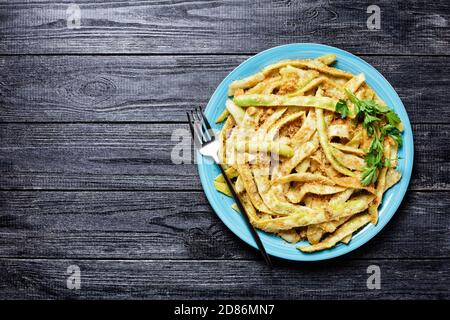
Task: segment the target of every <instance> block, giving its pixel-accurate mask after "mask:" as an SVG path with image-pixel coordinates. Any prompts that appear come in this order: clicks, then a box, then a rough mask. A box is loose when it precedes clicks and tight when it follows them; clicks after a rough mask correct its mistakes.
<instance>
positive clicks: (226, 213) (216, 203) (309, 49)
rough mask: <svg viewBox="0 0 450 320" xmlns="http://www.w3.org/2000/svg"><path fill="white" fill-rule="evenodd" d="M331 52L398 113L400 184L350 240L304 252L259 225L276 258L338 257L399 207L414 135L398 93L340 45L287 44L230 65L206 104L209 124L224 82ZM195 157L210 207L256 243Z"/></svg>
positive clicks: (208, 165)
mask: <svg viewBox="0 0 450 320" xmlns="http://www.w3.org/2000/svg"><path fill="white" fill-rule="evenodd" d="M330 53H334V54H336V55H337V62H336V64H335V65H334V66H335V67H336V68H338V69H342V70H345V71H349V72H351V73H353V74H358V73H361V72H363V73H364V74H365V76H366V81H367V83H368V84H369V86H371V87H372V88H373V89H374V90H375V92H376V93H377V94H378V95H379V96H380V97H381V99H383V100H384V101H385V102H386V103H387V105H388V106H390V107H391V108H393V109H394V110H395V111H396V112H397V114H398V115H399V116H400V118H401V120H402V122H403V124H404V129H405V131H404V134H403V141H404V142H403V146H402V147H401V148H400V150H399V157H400V158H401V159H400V160H399V165H398V170H399V171H400V172H401V173H402V178H401V180H400V182H399V183H397V184H396V185H395V186H394V187H392V188H391V189H390V190H388V191H387V192H386V193H385V194H384V197H383V202H382V205H381V207H380V210H379V220H378V224H377V225H373V224H369V225H367V226H366V227H364V228H363V229H361V230H360V231H359V232H358V233H357V234H355V235H353V238H352V240H351V241H350V243H349V244H348V245H345V244H342V243H340V244H338V245H336V246H335V247H333V248H331V249H329V250H324V251H319V252H314V253H302V252H301V251H299V250H298V249H296V245H293V244H290V243H287V242H285V241H284V240H283V239H281V238H279V237H277V236H275V235H272V234H269V233H266V232H263V231H259V230H258V233H259V235H260V237H261V240H262V242H263V243H264V247H265V248H266V250H267V252H268V253H269V254H270V255H273V256H276V257H279V258H284V259H289V260H296V261H317V260H325V259H330V258H334V257H338V256H341V255H343V254H346V253H348V252H350V251H352V250H355V249H356V248H358V247H359V246H361V245H363V244H364V243H366V242H367V241H369V240H370V239H372V238H373V237H374V236H375V235H376V234H377V233H378V232H380V230H381V229H382V228H383V227H384V226H385V225H386V224H387V223H388V221H389V220H390V219H391V218H392V216H393V215H394V213H395V212H396V210H397V208H398V207H399V206H400V203H401V201H402V199H403V197H404V195H405V193H406V189H407V188H408V184H409V180H410V177H411V171H412V167H413V158H414V156H413V154H414V146H413V136H412V130H411V124H410V123H409V119H408V115H407V113H406V110H405V107H404V106H403V104H402V102H401V101H400V98H399V96H398V95H397V93H396V92H395V90H394V88H392V86H391V85H390V84H389V82H388V81H387V80H386V79H385V78H384V77H383V76H382V75H381V74H380V73H379V72H378V71H377V70H376V69H375V68H374V67H372V66H371V65H369V64H368V63H367V62H365V61H364V60H362V59H360V58H358V57H356V56H354V55H353V54H351V53H348V52H346V51H344V50H341V49H337V48H334V47H330V46H325V45H320V44H310V43H301V44H300V43H299V44H288V45H283V46H279V47H275V48H272V49H268V50H266V51H263V52H261V53H259V54H257V55H255V56H253V57H251V58H249V59H247V60H246V61H244V62H243V63H242V64H241V65H239V66H238V67H237V68H236V69H234V70H233V71H232V72H231V73H230V74H229V75H228V76H227V77H226V78H225V79H224V80H223V81H222V83H221V84H220V85H219V87H218V88H217V89H216V91H215V92H214V94H213V96H212V97H211V99H210V100H209V103H208V106H207V107H206V111H205V114H206V116H207V118H208V119H209V120H210V122H211V123H214V122H215V121H214V120H215V119H216V118H217V117H218V116H219V114H220V113H221V112H222V111H223V110H224V108H225V101H226V99H227V91H228V86H229V84H230V83H231V82H232V81H233V80H237V79H242V78H244V77H246V76H249V75H252V74H254V73H256V72H257V71H259V70H261V69H262V68H264V67H265V66H267V65H269V64H272V63H275V62H277V61H279V60H283V59H302V58H316V57H318V56H321V55H325V54H330ZM220 127H221V126H220V125H216V127H215V129H220ZM197 157H198V170H199V174H200V180H201V182H202V185H203V189H204V190H205V193H206V196H207V198H208V200H209V202H210V203H211V206H212V207H213V208H214V211H215V212H216V213H217V215H218V216H219V218H220V219H222V221H223V222H224V223H225V225H226V226H227V227H228V228H229V229H230V230H231V231H233V232H234V233H235V234H236V235H237V236H238V237H239V238H241V239H242V240H244V241H245V242H247V243H248V244H249V245H251V246H253V247H254V248H256V243H255V241H254V240H253V238H252V236H251V234H250V231H249V230H248V228H247V226H246V224H245V221H244V218H243V217H242V216H241V215H240V214H238V213H236V212H235V211H234V210H233V209H232V208H230V205H231V204H232V203H233V202H234V201H233V199H231V198H229V197H227V196H225V195H223V194H221V193H219V192H217V191H216V189H215V188H214V185H213V180H214V178H215V177H216V176H217V175H218V174H219V169H218V168H217V166H216V165H214V164H213V163H212V162H211V161H210V160H206V159H204V158H202V157H201V156H200V155H199V154H197ZM396 236H398V237H402V236H403V235H402V234H398V235H396ZM299 244H300V245H305V244H307V242H306V241H304V243H301V242H300V243H299ZM297 245H298V244H297Z"/></svg>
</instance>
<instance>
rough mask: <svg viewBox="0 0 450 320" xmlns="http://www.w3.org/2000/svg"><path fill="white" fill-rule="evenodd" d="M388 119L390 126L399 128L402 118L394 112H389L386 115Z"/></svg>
mask: <svg viewBox="0 0 450 320" xmlns="http://www.w3.org/2000/svg"><path fill="white" fill-rule="evenodd" d="M386 119H387V120H388V121H389V124H391V125H393V126H397V125H398V124H399V123H400V118H399V117H398V115H397V114H396V113H395V112H394V111H393V110H389V111H388V112H387V113H386Z"/></svg>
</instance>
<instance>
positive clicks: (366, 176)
mask: <svg viewBox="0 0 450 320" xmlns="http://www.w3.org/2000/svg"><path fill="white" fill-rule="evenodd" d="M377 173H378V170H377V168H376V167H366V168H364V171H363V172H362V174H361V184H362V185H363V186H368V185H369V184H371V183H375V182H376V181H377V177H378V175H377Z"/></svg>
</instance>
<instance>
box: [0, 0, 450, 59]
mask: <svg viewBox="0 0 450 320" xmlns="http://www.w3.org/2000/svg"><path fill="white" fill-rule="evenodd" d="M72 2H73V1H69V0H67V1H66V0H64V1H58V2H56V3H55V1H39V2H33V3H31V4H27V3H23V2H22V1H7V2H4V3H2V4H1V6H0V8H1V11H2V12H3V14H2V19H1V20H0V38H2V41H1V42H0V53H16V54H17V53H20V54H23V53H137V52H140V53H187V52H189V53H207V54H210V53H223V52H228V53H255V52H259V51H261V50H263V49H266V48H270V47H273V46H276V45H280V44H285V43H294V42H317V43H325V44H330V45H335V46H338V47H342V48H343V49H346V50H349V51H352V52H354V53H357V54H362V53H376V54H386V53H387V54H393V53H394V54H448V47H449V42H450V33H449V32H448V31H449V26H448V18H449V13H450V8H449V3H448V1H446V0H436V1H432V2H430V1H425V0H420V1H411V0H410V1H389V0H382V1H377V5H378V6H379V7H380V9H381V30H379V31H370V30H368V28H367V19H368V17H369V16H370V14H368V13H366V10H367V7H368V6H369V5H371V4H373V1H368V0H367V1H359V2H357V3H356V2H354V1H352V0H345V1H342V0H339V1H338V0H316V1H308V2H306V1H291V0H265V1H242V0H233V1H148V0H141V1H133V2H128V1H108V2H104V1H100V0H97V1H90V0H89V1H87V0H83V1H77V4H79V5H80V8H81V27H80V29H69V28H67V18H68V17H69V14H68V13H66V10H67V8H68V5H69V4H70V3H72Z"/></svg>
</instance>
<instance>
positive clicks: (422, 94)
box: [0, 55, 450, 123]
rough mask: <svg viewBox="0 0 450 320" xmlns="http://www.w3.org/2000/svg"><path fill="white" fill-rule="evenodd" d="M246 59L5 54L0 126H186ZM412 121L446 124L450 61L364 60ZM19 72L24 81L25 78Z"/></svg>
mask: <svg viewBox="0 0 450 320" xmlns="http://www.w3.org/2000/svg"><path fill="white" fill-rule="evenodd" d="M246 58H248V56H234V55H233V56H126V57H123V56H3V57H0V69H1V70H2V73H1V74H0V121H3V122H23V121H27V122H49V121H53V122H74V121H84V122H92V121H152V122H157V121H165V122H167V121H170V122H177V121H178V122H179V121H183V122H184V121H186V110H188V109H191V108H192V107H193V106H199V105H200V106H206V104H207V102H208V100H209V98H210V97H211V95H212V94H213V92H214V90H215V88H216V87H217V86H218V85H219V83H220V82H221V81H222V79H223V78H225V76H226V75H227V74H228V73H229V72H230V71H231V70H232V69H233V68H235V67H236V66H237V65H239V64H240V63H241V62H242V61H244V60H245V59H246ZM362 58H364V59H365V60H367V61H368V62H369V63H371V64H372V65H373V66H374V67H375V68H377V69H378V70H379V71H380V72H381V73H382V74H383V75H384V76H385V77H386V78H387V79H388V80H389V81H390V83H391V84H392V85H393V86H394V88H395V89H396V91H397V92H398V94H399V95H400V97H401V99H402V101H403V103H404V105H405V107H406V110H407V111H408V114H409V117H410V120H411V121H412V122H413V123H449V122H450V108H448V107H447V104H445V103H442V102H443V101H450V93H449V91H448V88H449V86H450V76H449V74H450V57H399V56H387V57H386V56H383V57H381V56H363V57H362ZM24 74H25V75H26V76H24Z"/></svg>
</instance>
